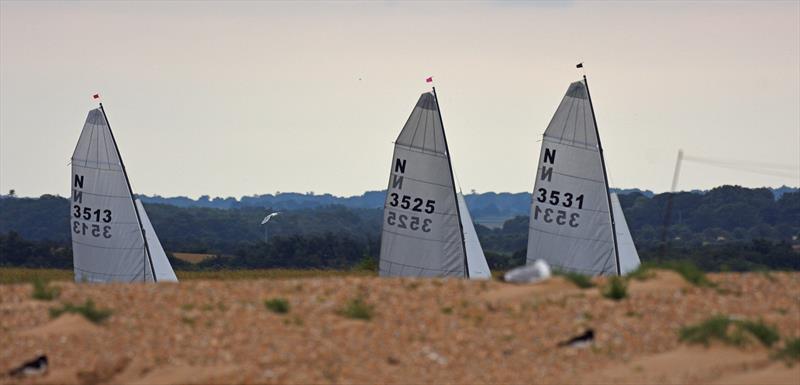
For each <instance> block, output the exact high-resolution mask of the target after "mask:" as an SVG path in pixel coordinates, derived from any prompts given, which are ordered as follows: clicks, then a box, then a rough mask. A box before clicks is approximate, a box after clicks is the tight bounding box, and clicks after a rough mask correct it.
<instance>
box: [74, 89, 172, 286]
mask: <svg viewBox="0 0 800 385" xmlns="http://www.w3.org/2000/svg"><path fill="white" fill-rule="evenodd" d="M71 187H72V201H71V207H70V221H71V225H70V227H71V233H72V254H73V264H74V269H75V281H76V282H154V281H157V280H158V278H159V277H158V275H157V274H155V268H154V264H153V260H152V253H151V252H150V250H149V249H148V239H147V238H145V235H144V229H143V225H142V221H141V218H140V215H139V211H138V210H137V207H136V205H135V204H134V200H133V192H132V190H131V187H130V183H129V181H128V177H127V174H126V173H125V166H124V165H123V163H122V158H121V157H120V154H119V150H118V147H117V144H116V141H115V140H114V136H113V134H112V132H111V127H110V126H109V125H108V120H107V119H106V116H105V112H104V111H103V107H102V105H101V106H100V108H97V109H94V110H91V111H89V116H88V117H87V118H86V123H85V124H84V126H83V131H81V136H80V139H78V144H77V145H76V146H75V151H74V152H73V154H72V175H71ZM142 212H143V211H142ZM153 235H155V232H153ZM159 246H160V245H159ZM167 264H169V262H167ZM170 270H171V268H170ZM173 275H174V273H173Z"/></svg>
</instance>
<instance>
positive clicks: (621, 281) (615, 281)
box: [603, 276, 628, 301]
mask: <svg viewBox="0 0 800 385" xmlns="http://www.w3.org/2000/svg"><path fill="white" fill-rule="evenodd" d="M627 296H628V283H627V282H626V281H625V278H622V277H617V276H613V277H610V278H608V283H607V284H606V285H605V286H604V287H603V297H606V298H608V299H613V300H614V301H619V300H621V299H623V298H625V297H627Z"/></svg>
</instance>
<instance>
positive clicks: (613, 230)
mask: <svg viewBox="0 0 800 385" xmlns="http://www.w3.org/2000/svg"><path fill="white" fill-rule="evenodd" d="M583 84H584V85H585V86H586V97H587V98H588V99H589V109H590V110H591V113H592V122H593V123H594V130H595V134H596V135H597V150H598V151H599V152H600V164H601V165H602V166H603V181H604V182H605V185H606V197H607V198H608V208H609V210H608V214H609V215H610V216H611V235H612V236H613V239H614V257H615V260H616V263H617V275H622V269H621V268H620V264H619V243H618V242H617V229H616V225H615V224H614V210H613V208H612V206H611V193H610V191H609V186H608V173H607V172H606V160H605V156H603V145H602V144H601V141H600V130H599V129H598V128H597V117H596V116H595V115H594V104H593V103H592V94H591V92H589V81H588V80H586V75H583Z"/></svg>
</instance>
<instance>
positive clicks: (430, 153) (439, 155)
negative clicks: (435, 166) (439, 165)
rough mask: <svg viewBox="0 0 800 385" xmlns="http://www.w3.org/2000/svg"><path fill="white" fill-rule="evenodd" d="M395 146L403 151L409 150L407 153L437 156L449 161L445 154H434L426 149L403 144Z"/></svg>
mask: <svg viewBox="0 0 800 385" xmlns="http://www.w3.org/2000/svg"><path fill="white" fill-rule="evenodd" d="M395 145H396V146H398V147H399V148H402V149H404V150H407V151H413V152H418V153H420V154H423V155H428V156H435V157H437V158H445V159H447V154H445V153H443V152H433V151H431V150H426V149H424V148H421V147H413V146H407V145H405V144H401V143H395Z"/></svg>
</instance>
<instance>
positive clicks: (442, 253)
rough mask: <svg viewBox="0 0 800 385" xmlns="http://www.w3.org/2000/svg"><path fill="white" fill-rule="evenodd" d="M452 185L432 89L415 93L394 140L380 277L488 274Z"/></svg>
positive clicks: (479, 276) (477, 276) (475, 276)
mask: <svg viewBox="0 0 800 385" xmlns="http://www.w3.org/2000/svg"><path fill="white" fill-rule="evenodd" d="M455 186H456V184H455V178H454V177H453V167H452V164H451V162H450V151H449V149H448V147H447V138H446V137H445V133H444V126H443V124H442V116H441V113H440V111H439V103H438V100H437V98H436V89H435V88H434V89H433V91H432V92H426V93H424V94H422V96H420V98H419V101H418V102H417V105H416V106H415V107H414V110H413V111H412V112H411V116H410V117H409V118H408V121H407V122H406V124H405V126H403V130H402V131H401V132H400V135H399V136H398V137H397V140H396V141H395V145H394V156H393V158H392V166H391V172H390V177H389V187H388V191H387V193H386V202H385V204H384V209H383V226H382V231H381V254H380V275H381V276H382V277H397V276H401V277H463V278H473V279H487V278H490V277H491V273H490V271H489V265H488V264H487V263H486V257H485V256H484V254H483V249H482V248H481V245H480V242H479V241H478V236H477V233H476V232H475V227H474V226H473V224H472V218H471V217H470V215H469V211H468V210H467V205H466V202H465V201H464V197H463V196H462V195H461V193H459V192H457V191H456V187H455Z"/></svg>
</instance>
